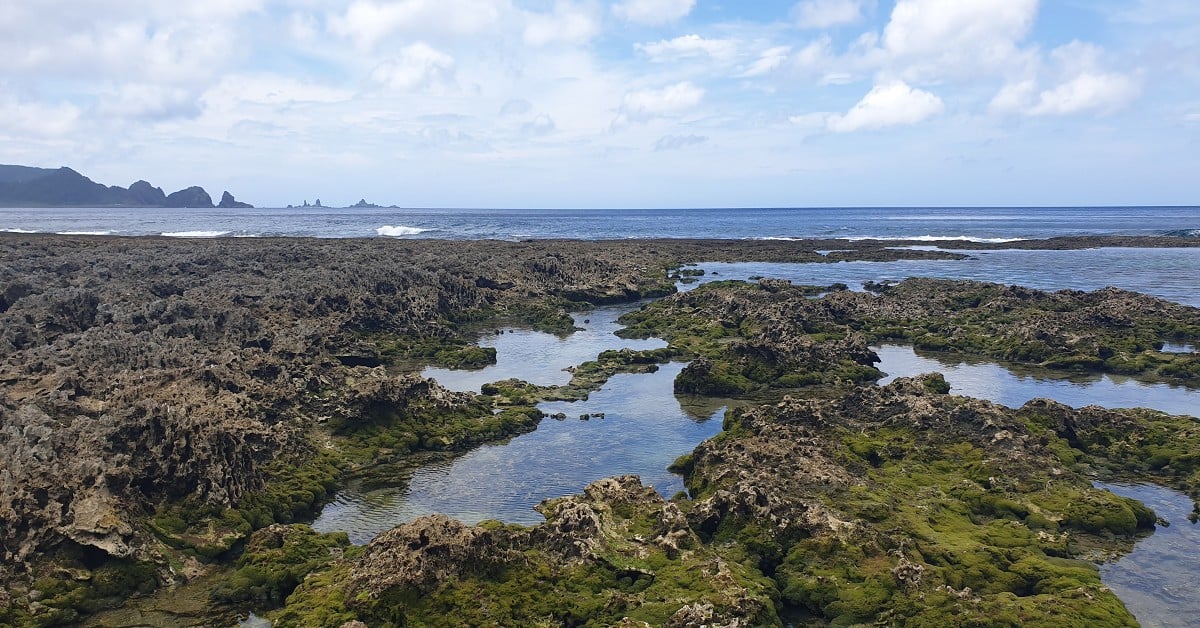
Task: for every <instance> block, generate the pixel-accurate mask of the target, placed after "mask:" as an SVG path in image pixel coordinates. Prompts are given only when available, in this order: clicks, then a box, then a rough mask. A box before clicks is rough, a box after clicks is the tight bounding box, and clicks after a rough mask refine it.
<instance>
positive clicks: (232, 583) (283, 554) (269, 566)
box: [211, 524, 354, 606]
mask: <svg viewBox="0 0 1200 628" xmlns="http://www.w3.org/2000/svg"><path fill="white" fill-rule="evenodd" d="M353 551H354V550H353V548H352V547H351V545H350V539H349V537H347V536H346V534H345V533H344V532H336V533H330V534H321V533H319V532H316V531H314V530H313V529H312V528H310V527H308V526H306V525H303V524H297V525H291V526H272V527H269V528H266V529H263V530H260V531H258V532H257V533H255V534H254V535H253V536H252V537H251V539H250V541H249V543H248V544H247V546H246V550H245V551H244V552H243V553H242V555H241V556H240V557H238V560H237V562H236V563H235V566H236V570H235V571H234V572H233V573H232V574H230V576H229V577H228V578H226V579H225V580H224V581H222V582H221V584H219V585H218V586H217V587H216V588H214V589H213V591H212V593H211V597H212V599H213V601H216V602H221V603H238V602H255V603H258V604H269V605H272V606H280V605H282V604H283V602H284V600H286V599H287V596H289V595H291V593H292V591H294V590H295V588H296V587H297V586H299V584H300V583H301V582H303V581H304V578H305V577H307V576H308V574H310V573H312V572H314V571H318V570H320V569H324V568H326V567H328V566H329V565H331V564H332V563H333V561H334V560H338V559H341V558H343V557H344V556H345V555H346V554H347V552H351V553H353Z"/></svg>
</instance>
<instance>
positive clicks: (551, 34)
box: [523, 0, 600, 46]
mask: <svg viewBox="0 0 1200 628" xmlns="http://www.w3.org/2000/svg"><path fill="white" fill-rule="evenodd" d="M599 34H600V18H599V17H598V16H597V15H596V11H595V10H594V8H593V7H591V6H590V5H576V4H573V3H570V2H563V1H561V0H560V1H559V2H556V3H555V4H554V10H553V11H552V12H550V13H529V14H526V16H525V30H524V33H523V35H524V40H525V43H527V44H529V45H530V46H546V45H549V44H583V43H587V42H588V41H591V40H592V39H593V38H595V37H596V36H597V35H599Z"/></svg>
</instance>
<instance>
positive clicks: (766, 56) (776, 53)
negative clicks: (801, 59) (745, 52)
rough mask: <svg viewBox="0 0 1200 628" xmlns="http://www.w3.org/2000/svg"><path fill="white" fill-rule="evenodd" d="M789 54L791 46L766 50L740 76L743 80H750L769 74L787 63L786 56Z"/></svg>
mask: <svg viewBox="0 0 1200 628" xmlns="http://www.w3.org/2000/svg"><path fill="white" fill-rule="evenodd" d="M791 52H792V47H791V46H778V47H775V48H768V49H767V50H764V51H763V52H762V54H760V55H759V56H758V59H757V60H756V61H754V63H751V64H750V66H749V67H747V68H746V70H745V71H744V72H742V73H741V75H740V76H742V77H744V78H750V77H755V76H762V75H764V74H770V73H771V72H773V71H775V70H777V69H779V68H780V67H782V66H783V64H784V63H786V62H787V60H788V55H789V54H791Z"/></svg>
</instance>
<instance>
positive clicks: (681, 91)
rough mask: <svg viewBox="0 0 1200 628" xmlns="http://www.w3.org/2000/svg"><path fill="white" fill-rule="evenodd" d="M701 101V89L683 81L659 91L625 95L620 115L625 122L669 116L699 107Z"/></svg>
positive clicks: (636, 92)
mask: <svg viewBox="0 0 1200 628" xmlns="http://www.w3.org/2000/svg"><path fill="white" fill-rule="evenodd" d="M703 99H704V90H703V89H701V88H699V87H696V86H695V85H693V84H692V83H690V82H688V81H684V82H682V83H676V84H674V85H668V86H666V87H663V88H661V89H643V90H638V91H633V92H629V93H627V94H625V98H624V100H623V101H622V103H621V114H620V115H621V118H622V119H624V120H627V121H638V120H647V119H650V118H656V117H661V116H670V115H675V114H678V113H682V112H684V111H687V110H688V109H691V108H693V107H695V106H696V105H699V104H700V101H701V100H703Z"/></svg>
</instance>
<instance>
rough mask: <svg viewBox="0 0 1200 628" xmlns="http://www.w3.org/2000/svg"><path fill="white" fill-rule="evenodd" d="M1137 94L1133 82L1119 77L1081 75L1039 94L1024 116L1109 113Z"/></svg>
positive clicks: (1126, 77)
mask: <svg viewBox="0 0 1200 628" xmlns="http://www.w3.org/2000/svg"><path fill="white" fill-rule="evenodd" d="M1139 91H1140V89H1139V87H1138V84H1137V82H1136V81H1134V80H1133V79H1131V78H1130V77H1128V76H1125V75H1122V74H1091V73H1084V74H1080V75H1079V76H1077V77H1075V78H1073V79H1071V80H1069V81H1067V82H1066V83H1063V84H1062V85H1059V86H1057V87H1054V88H1052V89H1048V90H1046V91H1044V92H1042V93H1041V95H1039V96H1038V101H1037V104H1035V105H1034V106H1033V107H1032V108H1031V109H1029V112H1028V113H1029V114H1030V115H1034V116H1043V115H1057V116H1061V115H1068V114H1073V113H1080V112H1084V111H1096V112H1099V113H1112V112H1114V111H1117V110H1119V109H1122V108H1123V107H1125V105H1128V104H1129V103H1130V102H1132V101H1133V100H1134V99H1135V98H1137V96H1138V92H1139Z"/></svg>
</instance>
